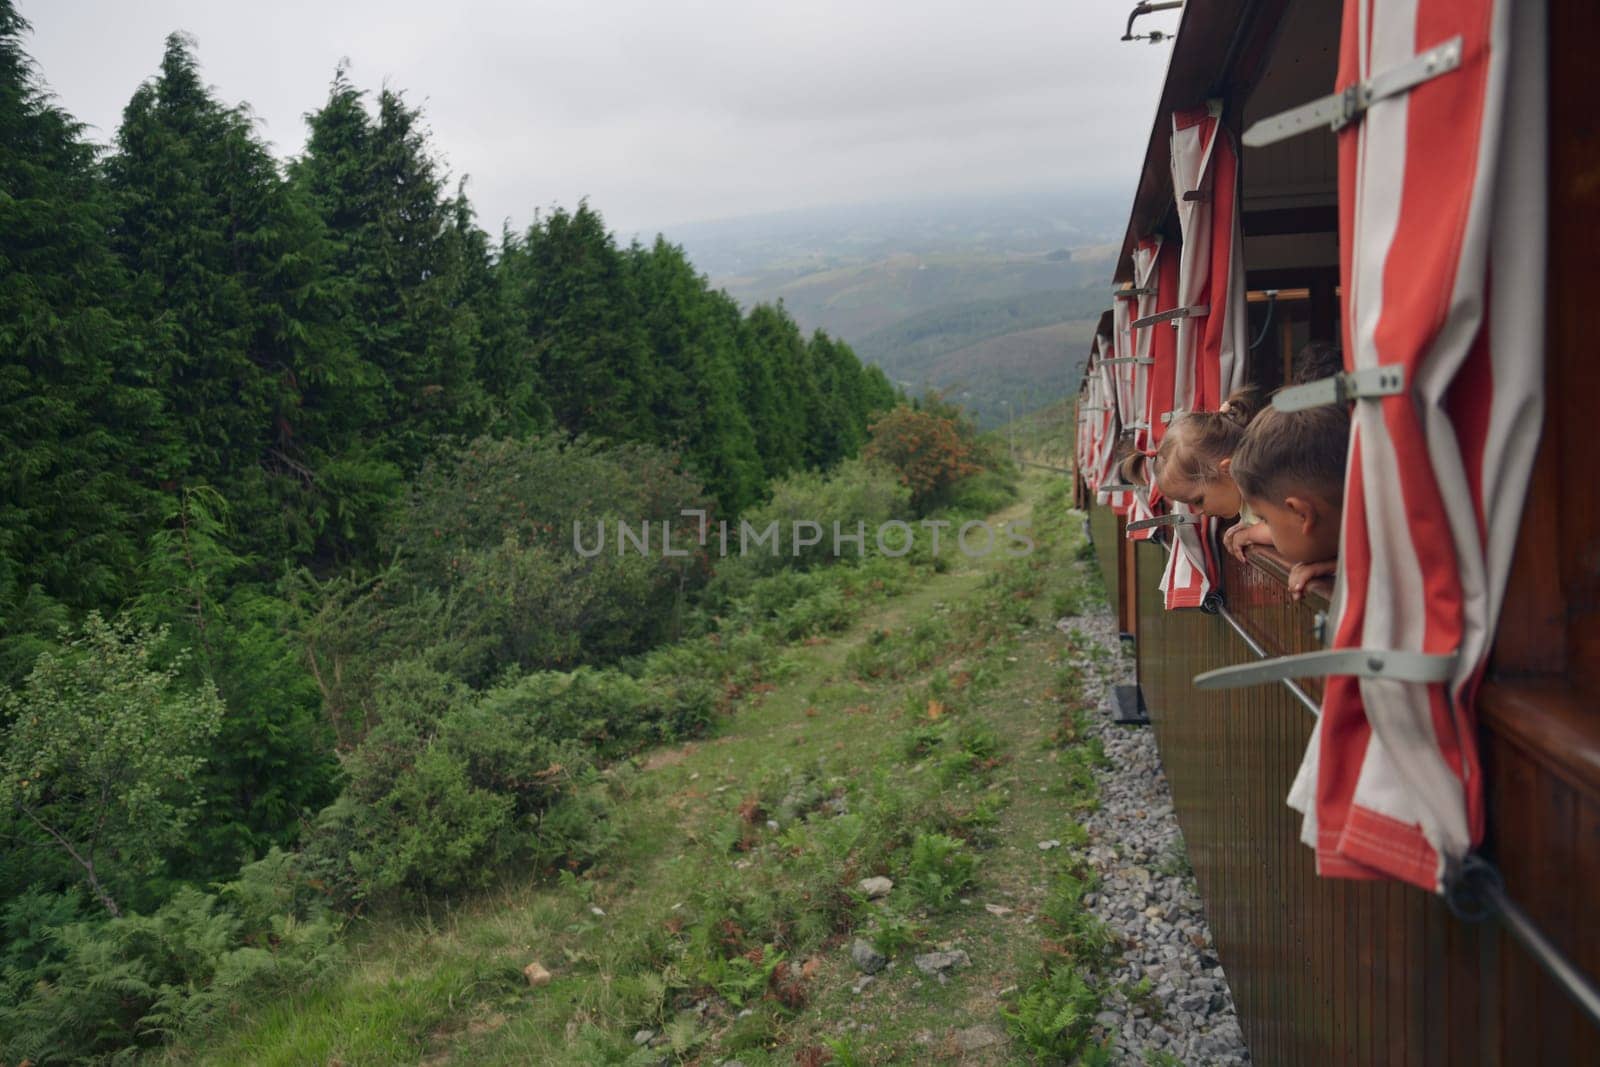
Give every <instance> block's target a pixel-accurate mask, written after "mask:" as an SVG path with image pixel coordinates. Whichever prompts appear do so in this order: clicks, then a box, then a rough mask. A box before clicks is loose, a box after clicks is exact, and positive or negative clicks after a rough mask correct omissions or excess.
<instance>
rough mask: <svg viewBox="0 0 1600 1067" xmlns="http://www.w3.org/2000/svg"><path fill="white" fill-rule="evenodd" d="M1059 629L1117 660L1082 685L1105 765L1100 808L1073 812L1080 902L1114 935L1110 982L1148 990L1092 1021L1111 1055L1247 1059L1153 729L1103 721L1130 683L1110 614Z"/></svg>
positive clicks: (1111, 1004) (1115, 1001)
mask: <svg viewBox="0 0 1600 1067" xmlns="http://www.w3.org/2000/svg"><path fill="white" fill-rule="evenodd" d="M1058 626H1059V628H1060V629H1062V630H1063V631H1067V630H1076V631H1078V632H1079V633H1081V634H1083V635H1084V636H1085V637H1088V638H1090V639H1092V640H1093V641H1094V642H1095V643H1096V644H1098V645H1100V646H1101V647H1103V648H1106V649H1108V650H1109V651H1110V652H1111V655H1112V659H1111V661H1112V662H1114V663H1118V664H1122V666H1121V667H1119V668H1118V669H1117V670H1115V671H1112V672H1103V673H1102V676H1101V677H1100V678H1098V679H1096V680H1095V681H1094V682H1093V683H1092V684H1090V685H1089V686H1088V688H1087V691H1086V693H1085V696H1086V697H1087V698H1089V699H1091V700H1093V701H1094V702H1095V706H1097V708H1098V710H1097V711H1095V712H1094V713H1092V714H1091V715H1090V727H1089V729H1090V734H1091V736H1098V737H1099V738H1100V739H1101V741H1102V743H1103V744H1104V745H1105V752H1106V755H1107V756H1108V757H1109V759H1110V764H1111V765H1110V766H1109V767H1108V768H1106V769H1103V770H1097V771H1096V772H1095V774H1096V778H1097V779H1098V781H1099V784H1100V807H1099V809H1098V810H1097V811H1095V812H1093V813H1091V814H1089V815H1088V816H1087V817H1085V818H1084V819H1083V824H1084V827H1085V828H1086V829H1087V830H1088V831H1089V848H1088V858H1089V862H1090V863H1091V864H1092V866H1093V867H1094V869H1095V871H1096V872H1097V873H1098V874H1099V876H1100V885H1099V890H1098V892H1096V893H1093V894H1090V895H1089V896H1087V897H1085V903H1086V904H1088V905H1089V907H1090V910H1091V911H1093V912H1094V913H1095V915H1097V916H1098V917H1099V918H1100V919H1101V920H1102V921H1104V922H1105V923H1106V925H1107V926H1109V927H1110V928H1111V930H1112V931H1114V932H1115V934H1116V935H1117V937H1118V939H1119V940H1120V941H1121V942H1122V949H1123V950H1122V963H1121V965H1120V968H1119V969H1118V970H1117V972H1116V973H1115V974H1113V975H1112V981H1113V982H1114V983H1116V984H1118V985H1123V984H1126V985H1129V986H1131V985H1134V984H1135V983H1138V982H1139V981H1140V980H1141V979H1145V978H1148V979H1149V981H1150V986H1151V993H1150V996H1149V998H1148V999H1144V1000H1141V1002H1140V1003H1128V1002H1127V1000H1126V999H1125V998H1123V997H1120V996H1118V997H1110V998H1107V1002H1106V1007H1105V1010H1103V1011H1102V1012H1101V1013H1100V1014H1099V1016H1098V1017H1097V1019H1096V1021H1097V1023H1098V1024H1099V1025H1100V1026H1101V1027H1102V1028H1103V1029H1104V1030H1105V1031H1106V1033H1108V1034H1109V1035H1111V1036H1112V1037H1113V1038H1114V1039H1115V1045H1116V1049H1117V1052H1118V1056H1117V1062H1124V1059H1126V1060H1128V1061H1133V1062H1145V1058H1146V1056H1147V1055H1148V1054H1151V1053H1165V1054H1167V1055H1169V1056H1172V1057H1175V1058H1176V1059H1177V1060H1179V1061H1181V1062H1182V1063H1185V1064H1244V1063H1249V1062H1250V1052H1249V1049H1248V1048H1246V1046H1245V1043H1244V1035H1243V1034H1242V1032H1241V1031H1240V1029H1239V1020H1238V1016H1237V1014H1236V1013H1235V1010H1234V1005H1233V994H1232V991H1231V990H1229V988H1228V981H1227V978H1226V976H1225V975H1224V974H1223V971H1222V965H1221V963H1220V962H1219V961H1218V959H1217V954H1216V948H1215V946H1214V944H1213V942H1212V940H1211V928H1210V925H1209V924H1208V923H1207V922H1206V916H1205V910H1204V908H1203V906H1202V904H1201V901H1200V896H1199V892H1198V890H1197V889H1196V887H1195V881H1194V876H1193V875H1192V874H1191V873H1190V871H1189V866H1188V863H1187V860H1186V858H1185V856H1186V854H1185V852H1184V844H1183V834H1182V832H1181V831H1180V830H1179V828H1178V819H1177V815H1176V813H1175V812H1174V811H1173V807H1172V793H1171V791H1170V789H1169V788H1168V787H1167V778H1166V774H1165V772H1164V771H1163V770H1162V767H1161V758H1160V755H1159V754H1158V752H1157V750H1156V740H1155V735H1154V733H1153V732H1152V731H1151V729H1150V727H1148V726H1119V725H1117V724H1115V723H1113V722H1111V719H1110V715H1109V712H1108V711H1107V710H1106V704H1107V702H1108V697H1109V692H1110V687H1111V686H1112V685H1113V684H1116V683H1117V682H1131V681H1133V673H1132V664H1131V662H1125V661H1124V660H1123V657H1122V655H1121V651H1120V648H1119V644H1120V642H1119V639H1118V635H1117V628H1116V624H1115V621H1114V620H1113V619H1112V618H1111V616H1109V615H1108V614H1105V613H1103V612H1102V613H1099V614H1094V615H1083V616H1076V617H1073V618H1068V619H1063V620H1061V622H1060V623H1059V624H1058Z"/></svg>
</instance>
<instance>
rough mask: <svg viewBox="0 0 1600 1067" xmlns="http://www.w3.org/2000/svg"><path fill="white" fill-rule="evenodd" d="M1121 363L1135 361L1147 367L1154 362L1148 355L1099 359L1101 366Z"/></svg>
mask: <svg viewBox="0 0 1600 1067" xmlns="http://www.w3.org/2000/svg"><path fill="white" fill-rule="evenodd" d="M1123 363H1137V364H1139V365H1140V366H1142V367H1148V366H1151V365H1152V364H1154V363H1155V360H1153V359H1151V358H1150V357H1149V356H1112V357H1111V358H1110V359H1102V360H1101V361H1100V365H1101V366H1102V367H1104V366H1107V365H1111V364H1116V365H1121V364H1123Z"/></svg>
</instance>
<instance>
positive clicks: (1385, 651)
mask: <svg viewBox="0 0 1600 1067" xmlns="http://www.w3.org/2000/svg"><path fill="white" fill-rule="evenodd" d="M1455 669H1456V656H1455V653H1453V652H1452V653H1450V654H1449V655H1444V656H1436V655H1430V654H1428V653H1424V652H1401V651H1399V650H1396V649H1389V648H1325V649H1321V650H1319V651H1316V652H1302V653H1300V654H1299V655H1295V656H1278V657H1277V658H1275V659H1264V660H1260V661H1258V662H1256V663H1239V664H1235V665H1234V666H1232V667H1219V668H1217V669H1216V670H1214V671H1206V672H1205V673H1204V674H1197V675H1195V676H1194V687H1195V688H1196V689H1238V688H1241V687H1243V686H1247V685H1265V684H1266V683H1268V682H1281V681H1283V680H1284V679H1285V678H1322V677H1329V676H1333V675H1346V676H1350V677H1354V678H1384V679H1390V680H1392V681H1396V682H1444V681H1448V680H1449V679H1450V676H1451V675H1452V674H1454V673H1455Z"/></svg>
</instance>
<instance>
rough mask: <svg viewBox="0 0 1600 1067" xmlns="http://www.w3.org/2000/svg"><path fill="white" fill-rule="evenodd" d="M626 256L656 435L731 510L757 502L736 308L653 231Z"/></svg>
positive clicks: (756, 464) (757, 469) (757, 463)
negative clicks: (646, 349) (649, 359)
mask: <svg viewBox="0 0 1600 1067" xmlns="http://www.w3.org/2000/svg"><path fill="white" fill-rule="evenodd" d="M628 258H629V262H630V265H631V267H632V270H633V284H634V287H635V292H636V293H637V296H638V302H639V310H640V313H641V314H642V316H643V320H644V325H645V329H646V331H647V332H648V335H649V339H650V346H651V352H652V356H653V366H654V370H655V373H654V375H653V377H652V379H651V381H650V383H649V385H650V387H651V392H652V403H651V410H652V415H653V419H654V423H655V430H654V433H655V437H656V439H657V440H658V441H661V442H666V443H669V444H670V443H681V445H682V447H683V448H684V450H685V453H686V455H687V458H688V460H689V465H690V466H691V467H692V468H693V469H694V470H695V471H696V473H698V474H699V475H700V477H701V478H702V479H704V480H705V483H706V487H707V488H708V489H709V490H710V491H711V492H712V493H713V494H715V495H716V497H717V500H718V502H719V503H721V504H722V506H723V508H724V509H726V510H727V511H729V512H730V513H734V514H737V513H738V512H739V511H741V510H743V509H744V508H745V507H746V506H748V505H750V504H752V503H754V502H755V500H756V497H757V495H758V494H759V492H760V487H761V457H760V456H759V455H757V453H756V442H755V434H754V432H753V431H752V430H751V427H750V420H749V418H748V416H746V414H745V411H744V408H743V407H742V406H741V405H740V403H739V391H738V381H737V374H738V370H737V366H736V362H737V358H738V357H737V346H738V342H739V336H738V326H739V309H738V306H737V305H735V304H733V302H732V301H731V300H729V299H728V297H726V296H725V295H723V294H721V293H715V292H712V291H710V289H709V288H708V287H707V285H706V283H705V280H704V279H703V278H702V277H701V276H700V275H698V274H696V273H695V270H694V267H693V266H692V265H690V263H689V261H688V259H687V258H685V256H684V254H683V249H681V248H679V247H677V246H676V245H671V244H668V243H667V242H666V241H665V240H664V239H662V238H660V237H658V238H657V239H656V243H655V245H654V246H653V247H652V248H650V249H648V250H647V249H643V248H640V247H638V246H637V245H635V246H634V247H633V248H631V249H630V250H629V253H628Z"/></svg>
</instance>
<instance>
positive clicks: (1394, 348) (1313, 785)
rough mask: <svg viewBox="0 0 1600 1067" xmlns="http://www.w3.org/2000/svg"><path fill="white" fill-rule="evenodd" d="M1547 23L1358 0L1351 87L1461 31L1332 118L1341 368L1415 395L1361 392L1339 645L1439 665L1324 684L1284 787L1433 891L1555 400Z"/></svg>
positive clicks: (1408, 2) (1463, 816)
mask: <svg viewBox="0 0 1600 1067" xmlns="http://www.w3.org/2000/svg"><path fill="white" fill-rule="evenodd" d="M1544 34H1545V22H1544V5H1543V4H1542V3H1538V2H1537V0H1516V2H1513V0H1347V2H1346V4H1345V15H1344V28H1343V37H1342V42H1341V52H1340V63H1339V76H1338V84H1337V88H1338V89H1344V88H1345V87H1347V86H1350V85H1353V84H1354V83H1356V82H1358V81H1367V80H1369V79H1372V78H1374V77H1379V78H1381V77H1382V76H1383V75H1384V74H1385V72H1388V71H1392V70H1394V69H1395V68H1397V67H1399V66H1400V65H1402V64H1405V63H1407V62H1408V61H1410V60H1411V59H1412V57H1413V56H1416V55H1417V54H1419V53H1421V52H1423V51H1425V50H1428V49H1430V48H1433V47H1435V46H1438V45H1441V44H1444V43H1447V42H1449V41H1450V40H1451V39H1452V38H1456V37H1459V38H1460V39H1461V62H1460V65H1459V67H1458V68H1457V69H1454V70H1452V71H1450V72H1449V73H1445V74H1441V75H1438V76H1435V77H1430V78H1428V79H1426V80H1423V81H1422V82H1421V83H1420V84H1417V85H1415V86H1414V87H1412V88H1411V89H1410V90H1409V91H1404V92H1400V93H1396V94H1395V95H1392V96H1389V97H1387V98H1383V99H1378V100H1376V101H1375V102H1373V103H1372V104H1371V106H1370V108H1368V110H1367V111H1366V113H1365V115H1364V116H1363V117H1362V118H1361V119H1360V121H1357V122H1355V123H1353V124H1351V125H1349V126H1347V127H1345V128H1344V130H1342V131H1341V132H1340V134H1339V201H1340V227H1339V229H1340V246H1341V252H1340V267H1341V271H1342V275H1343V279H1342V280H1343V285H1344V302H1345V306H1344V314H1345V337H1346V338H1347V343H1346V346H1345V360H1346V366H1347V368H1348V369H1350V370H1351V371H1355V372H1358V373H1359V372H1361V371H1363V370H1367V369H1369V368H1374V367H1398V368H1402V369H1403V373H1404V376H1405V377H1404V380H1405V386H1406V388H1405V391H1404V392H1403V393H1401V394H1399V395H1394V396H1385V397H1371V398H1365V399H1358V400H1356V401H1355V411H1354V415H1353V424H1352V434H1351V443H1350V468H1349V474H1348V481H1347V485H1346V492H1345V508H1344V525H1343V531H1342V545H1341V564H1340V574H1339V578H1338V581H1337V583H1336V593H1335V605H1336V614H1335V618H1336V620H1337V622H1336V625H1335V628H1334V638H1333V646H1334V648H1335V649H1361V650H1377V651H1380V652H1392V653H1396V654H1402V655H1403V654H1414V656H1413V658H1415V657H1416V656H1420V657H1426V658H1432V660H1433V662H1437V663H1441V664H1443V667H1442V668H1441V671H1440V673H1446V672H1447V673H1448V677H1447V678H1446V679H1445V680H1444V681H1442V682H1421V681H1397V680H1393V679H1392V678H1382V677H1361V676H1354V675H1332V676H1330V677H1329V678H1328V683H1327V688H1326V696H1325V698H1324V700H1323V711H1322V716H1321V718H1320V721H1319V723H1318V728H1317V734H1316V736H1315V737H1314V738H1313V740H1312V744H1311V748H1310V750H1309V751H1308V753H1307V758H1306V763H1305V765H1304V766H1303V767H1302V772H1301V775H1300V778H1299V780H1298V781H1297V788H1296V790H1295V793H1294V794H1293V795H1291V803H1293V804H1295V805H1296V806H1298V807H1300V808H1301V809H1302V810H1304V811H1305V812H1306V815H1307V818H1306V825H1305V835H1306V839H1307V840H1308V842H1309V843H1311V844H1314V846H1315V847H1316V850H1317V864H1318V869H1319V871H1320V872H1321V873H1323V874H1325V875H1332V876H1338V877H1351V878H1371V877H1393V878H1398V879H1402V880H1404V881H1406V882H1410V883H1412V884H1415V885H1418V886H1422V887H1424V888H1426V889H1430V890H1435V891H1438V890H1440V889H1441V888H1442V886H1443V883H1444V882H1445V880H1446V879H1447V878H1448V877H1449V875H1450V872H1451V870H1452V868H1453V866H1454V865H1455V863H1456V862H1457V861H1459V860H1460V859H1461V858H1462V857H1463V856H1465V855H1466V854H1467V853H1468V852H1469V851H1470V850H1471V849H1472V848H1473V846H1475V845H1476V844H1477V843H1479V842H1480V840H1481V838H1482V834H1483V774H1482V769H1481V767H1480V765H1479V761H1478V751H1477V746H1476V743H1475V730H1476V715H1475V711H1474V698H1475V694H1476V691H1477V687H1478V682H1479V679H1480V676H1481V673H1482V669H1483V664H1484V660H1485V658H1486V656H1487V653H1488V649H1489V646H1490V643H1491V640H1492V637H1493V634H1494V630H1495V625H1496V621H1497V617H1498V614H1499V611H1500V605H1501V598H1502V594H1503V592H1504V589H1505V583H1506V578H1507V574H1508V572H1509V570H1510V561H1511V555H1512V550H1513V547H1514V545H1515V542H1516V537H1517V530H1518V525H1519V522H1520V518H1521V512H1522V503H1523V496H1524V489H1525V485H1526V481H1527V477H1528V473H1529V470H1530V468H1531V466H1532V463H1533V457H1534V451H1535V448H1536V446H1537V443H1538V437H1539V432H1540V424H1541V421H1542V417H1543V395H1542V374H1543V359H1542V358H1541V355H1542V353H1541V348H1540V346H1541V340H1542V338H1543V336H1544V329H1543V310H1544V294H1543V288H1544V278H1543V273H1544V263H1545V255H1544V241H1545V233H1546V224H1545V219H1544V204H1545V155H1546V153H1545V143H1544V139H1545V131H1546V117H1545V103H1544V99H1545V98H1544V93H1545V86H1544V72H1545V64H1544V50H1545V42H1544ZM1491 265H1492V267H1491ZM1452 656H1453V657H1454V659H1453V661H1452V660H1451V659H1450V657H1452Z"/></svg>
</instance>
